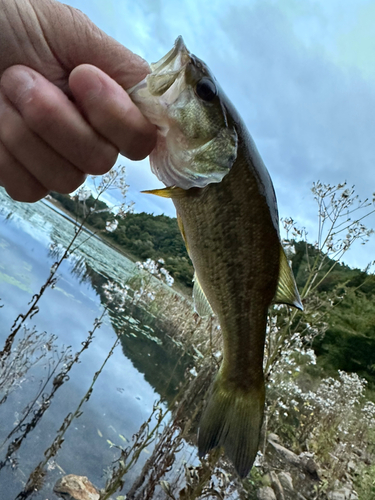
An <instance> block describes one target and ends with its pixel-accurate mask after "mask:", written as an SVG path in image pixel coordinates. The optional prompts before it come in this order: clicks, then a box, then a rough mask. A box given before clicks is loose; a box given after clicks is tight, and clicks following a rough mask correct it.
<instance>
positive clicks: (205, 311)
mask: <svg viewBox="0 0 375 500" xmlns="http://www.w3.org/2000/svg"><path fill="white" fill-rule="evenodd" d="M193 299H194V309H195V311H196V312H197V313H198V314H199V316H200V317H201V318H204V317H205V316H212V315H213V314H214V312H213V310H212V307H211V305H210V303H209V302H208V298H207V297H206V294H205V293H204V291H203V289H202V286H201V284H200V283H199V280H198V276H197V273H194V287H193Z"/></svg>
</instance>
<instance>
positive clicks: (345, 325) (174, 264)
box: [52, 193, 375, 387]
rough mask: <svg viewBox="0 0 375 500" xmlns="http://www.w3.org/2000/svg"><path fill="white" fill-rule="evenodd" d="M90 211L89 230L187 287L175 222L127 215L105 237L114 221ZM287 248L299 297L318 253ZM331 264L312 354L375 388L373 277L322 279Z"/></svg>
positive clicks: (63, 199) (188, 271) (188, 275)
mask: <svg viewBox="0 0 375 500" xmlns="http://www.w3.org/2000/svg"><path fill="white" fill-rule="evenodd" d="M52 196H53V197H54V198H55V199H56V200H58V201H59V202H60V203H61V204H62V205H63V206H64V208H65V209H67V210H68V211H69V212H71V213H72V214H74V215H78V216H82V203H79V204H78V203H77V202H75V201H74V200H72V199H71V198H70V197H69V196H66V195H60V194H57V193H52ZM93 203H94V199H93V198H89V199H88V200H86V206H87V207H90V206H92V204H93ZM96 209H97V210H96V212H95V213H93V214H91V215H90V216H89V217H88V220H87V222H88V224H89V225H90V227H91V228H94V229H96V230H97V231H98V232H99V233H101V234H102V235H105V236H106V238H108V239H110V240H112V241H113V242H114V243H115V244H117V245H118V246H120V247H121V248H122V249H123V250H124V251H125V253H128V254H131V256H133V257H134V258H136V259H138V260H146V259H147V258H151V259H153V260H158V259H159V258H163V259H164V261H165V267H166V269H168V271H169V272H170V273H171V275H172V276H173V277H174V279H175V280H176V281H178V282H180V283H181V284H183V285H185V286H187V287H191V286H192V278H193V267H192V265H191V262H190V259H189V257H188V255H187V252H186V249H185V245H184V242H183V240H182V237H181V235H180V232H179V229H178V225H177V220H176V219H174V218H171V217H167V216H165V215H157V216H154V215H150V214H146V213H140V214H131V213H129V214H127V215H126V216H125V218H124V219H120V220H119V221H118V227H117V229H116V230H115V231H113V232H107V231H106V229H105V227H106V221H108V220H110V219H111V218H113V217H114V216H113V214H111V213H110V211H109V209H108V207H107V206H106V205H105V203H103V202H99V204H98V205H97V206H96ZM293 246H294V249H295V253H294V254H293V255H291V256H290V258H291V260H292V267H293V271H294V275H295V277H296V281H297V285H298V288H299V290H300V291H302V290H303V289H304V286H305V284H306V280H307V278H308V276H309V272H310V270H311V268H312V266H313V263H314V261H315V259H316V257H317V255H318V251H317V250H316V249H315V248H314V246H313V245H310V244H306V243H305V242H302V241H299V242H293ZM320 258H321V256H320ZM332 264H333V261H332V260H330V259H329V258H328V257H326V258H325V259H324V265H323V266H322V268H321V270H320V272H319V273H318V276H317V279H316V281H315V283H319V285H318V286H317V287H316V290H315V292H314V293H315V297H316V298H317V300H319V301H320V302H321V303H322V304H323V306H322V308H323V309H325V311H326V316H325V322H326V332H325V335H320V336H317V337H316V339H315V340H314V344H313V346H314V350H315V352H316V354H317V355H318V361H319V364H320V366H322V367H323V368H324V371H325V372H330V371H331V370H332V372H334V371H335V370H337V369H341V370H345V371H349V372H352V371H354V372H357V373H358V374H360V375H361V376H363V377H365V378H366V379H367V380H369V382H371V385H372V386H373V387H375V305H374V303H375V277H374V275H368V274H367V273H366V272H363V271H360V270H359V269H351V268H350V267H348V266H346V265H344V264H336V265H335V267H334V269H333V270H332V271H331V272H330V273H329V274H328V276H327V277H325V278H324V279H322V278H323V277H324V276H325V274H326V272H327V271H328V270H329V269H330V267H331V266H332ZM321 279H322V280H321ZM320 281H321V282H320ZM324 304H325V305H324ZM305 310H307V308H305ZM306 316H307V315H306ZM306 321H308V319H306Z"/></svg>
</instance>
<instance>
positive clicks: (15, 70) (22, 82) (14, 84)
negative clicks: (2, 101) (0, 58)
mask: <svg viewBox="0 0 375 500" xmlns="http://www.w3.org/2000/svg"><path fill="white" fill-rule="evenodd" d="M1 86H2V88H3V91H4V94H5V95H6V97H7V98H8V99H9V100H10V101H11V102H12V103H13V104H14V105H16V106H17V105H18V104H19V103H20V102H28V101H29V100H30V99H31V98H32V97H31V95H28V94H30V90H32V89H33V88H34V86H35V79H34V78H33V75H32V74H31V70H27V69H24V68H23V67H20V66H13V67H11V68H8V69H7V70H6V71H4V74H3V77H2V81H1Z"/></svg>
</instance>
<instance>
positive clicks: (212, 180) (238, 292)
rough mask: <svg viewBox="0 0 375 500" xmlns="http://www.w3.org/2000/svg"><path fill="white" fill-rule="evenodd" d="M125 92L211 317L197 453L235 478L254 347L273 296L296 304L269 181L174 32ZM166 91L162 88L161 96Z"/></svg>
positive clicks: (253, 431) (226, 105) (238, 124)
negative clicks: (152, 128)
mask: <svg viewBox="0 0 375 500" xmlns="http://www.w3.org/2000/svg"><path fill="white" fill-rule="evenodd" d="M151 68H152V73H151V75H149V76H148V77H146V79H145V81H144V82H141V84H138V85H137V86H136V87H134V88H133V89H131V90H130V91H129V93H130V96H131V97H132V99H133V100H134V102H135V103H136V104H137V105H138V106H139V107H140V109H141V111H142V112H143V113H144V114H145V115H146V116H147V117H148V118H149V119H150V120H151V121H153V123H155V124H156V125H157V126H158V127H159V140H158V144H157V146H156V149H155V151H154V153H152V155H151V166H152V169H153V171H154V173H156V175H157V176H158V177H159V179H160V180H162V181H163V182H164V183H165V184H166V185H167V188H166V189H162V190H154V191H151V192H152V193H154V194H158V195H160V196H165V197H170V198H172V201H173V203H174V205H175V207H176V211H177V217H178V221H179V226H180V229H181V232H182V235H183V237H184V240H185V243H186V246H187V249H188V252H189V256H190V258H191V260H192V262H193V265H194V269H195V284H194V292H193V294H194V298H195V303H196V309H197V311H198V312H199V313H201V314H207V313H209V312H210V309H212V311H213V312H214V313H215V314H216V315H217V317H218V320H219V323H220V327H221V332H222V336H223V361H222V364H221V367H220V369H219V372H218V375H217V377H216V380H215V382H214V384H213V387H212V388H211V392H210V396H209V399H208V402H207V405H206V408H205V410H204V412H203V415H202V418H201V421H200V424H199V433H198V450H199V455H200V456H204V455H205V454H206V453H208V452H209V451H210V450H211V449H213V448H216V447H217V446H222V447H223V448H224V450H225V453H226V455H227V456H228V458H229V459H230V460H231V461H232V462H233V464H234V466H235V468H236V470H237V472H238V474H239V475H240V477H245V476H246V475H247V474H248V472H249V471H250V469H251V467H252V464H253V462H254V459H255V456H256V453H257V450H258V444H259V436H260V430H261V426H262V420H263V411H264V401H265V387H264V376H263V353H264V341H265V333H266V323H267V311H268V307H269V306H270V304H271V302H272V301H273V300H276V301H278V302H284V303H289V304H291V305H294V306H296V307H300V308H301V307H302V306H301V303H300V299H299V295H298V291H297V289H296V286H295V282H294V279H293V276H292V273H291V270H290V268H289V266H288V263H287V260H286V258H285V254H284V252H283V250H282V247H281V244H280V238H279V230H278V213H277V204H276V197H275V194H274V189H273V186H272V181H271V179H270V176H269V174H268V171H267V169H266V167H265V166H264V164H263V161H262V159H261V157H260V155H259V153H258V151H257V149H256V147H255V144H254V142H253V140H252V138H251V136H250V134H249V133H248V131H247V129H246V127H245V126H244V124H243V122H242V120H241V118H240V116H239V115H238V113H237V111H236V110H235V109H234V107H233V105H232V104H231V103H230V101H229V100H228V98H227V97H226V96H225V94H224V93H223V91H222V90H221V89H220V87H219V86H218V84H217V82H216V80H215V79H214V77H213V75H212V74H211V72H210V71H209V69H208V68H207V66H206V65H205V64H204V63H203V62H202V61H200V60H199V59H198V58H196V57H195V56H193V55H191V54H190V53H189V52H188V51H187V49H186V47H185V46H184V44H183V42H182V39H181V38H179V39H177V41H176V44H175V47H174V48H173V49H172V51H170V52H169V53H168V54H167V55H166V56H165V57H164V58H163V59H161V61H159V62H158V63H156V64H154V65H152V66H151ZM168 92H169V94H168Z"/></svg>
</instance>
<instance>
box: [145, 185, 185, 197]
mask: <svg viewBox="0 0 375 500" xmlns="http://www.w3.org/2000/svg"><path fill="white" fill-rule="evenodd" d="M141 193H146V194H154V195H155V196H161V197H162V198H184V197H185V196H186V190H185V189H182V188H179V187H177V186H171V187H166V188H162V189H150V190H148V191H141Z"/></svg>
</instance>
